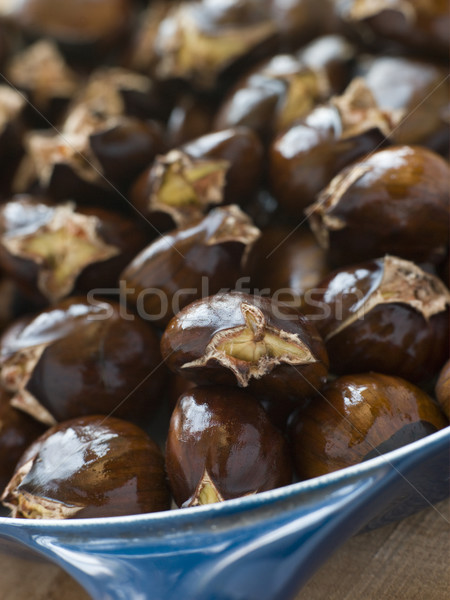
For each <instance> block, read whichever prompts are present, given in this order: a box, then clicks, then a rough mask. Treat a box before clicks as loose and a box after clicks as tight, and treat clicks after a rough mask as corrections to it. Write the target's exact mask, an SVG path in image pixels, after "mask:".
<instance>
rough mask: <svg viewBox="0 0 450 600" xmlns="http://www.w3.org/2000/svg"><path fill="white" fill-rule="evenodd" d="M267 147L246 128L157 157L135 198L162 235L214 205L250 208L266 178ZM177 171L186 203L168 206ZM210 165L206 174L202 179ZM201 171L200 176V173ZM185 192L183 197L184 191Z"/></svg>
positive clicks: (139, 182)
mask: <svg viewBox="0 0 450 600" xmlns="http://www.w3.org/2000/svg"><path fill="white" fill-rule="evenodd" d="M262 161H263V147H262V144H261V142H260V141H259V139H258V137H257V136H256V135H255V134H254V133H253V131H251V130H250V129H248V128H247V127H235V128H231V129H225V130H223V131H218V132H215V133H208V134H206V135H202V136H200V137H198V138H196V139H193V140H191V141H190V142H188V143H186V144H184V145H183V146H181V147H179V148H177V149H174V150H172V151H171V152H169V154H167V155H166V156H165V157H158V159H157V160H156V161H155V163H153V164H151V165H150V166H149V167H148V168H147V169H146V170H145V171H143V173H141V175H140V176H139V177H138V179H137V180H136V181H135V183H134V185H133V188H132V190H131V194H130V198H131V201H132V202H133V204H134V206H135V207H136V208H137V209H138V210H139V211H140V212H141V213H142V214H143V215H145V216H146V217H147V218H148V219H149V220H150V222H152V223H154V224H155V226H156V227H157V228H158V229H160V230H162V231H167V230H168V229H170V228H172V227H174V226H179V225H186V224H188V223H189V221H193V220H195V219H197V218H198V217H199V216H201V215H202V214H205V213H206V212H207V210H208V208H209V207H210V206H211V205H214V204H216V205H217V204H223V203H227V204H228V203H233V204H240V205H242V204H245V203H246V202H248V201H249V200H250V199H251V198H252V196H254V195H255V194H256V192H257V191H258V187H259V184H260V180H261V175H262ZM173 162H175V163H176V162H179V163H181V166H180V167H178V166H175V167H174V169H173V170H174V172H175V173H176V174H178V173H181V178H182V180H183V184H184V187H185V188H187V189H184V190H183V192H182V194H181V199H179V200H177V201H175V200H172V199H171V198H170V196H169V198H168V202H166V200H163V199H162V198H161V189H162V188H163V185H164V184H165V182H166V181H167V180H168V179H169V178H170V177H171V175H172V174H171V173H170V171H168V169H169V166H170V164H171V163H172V164H173ZM204 165H206V167H207V169H206V174H202V173H201V171H202V170H204ZM199 170H200V174H199V173H198V171H199ZM179 193H180V192H179Z"/></svg>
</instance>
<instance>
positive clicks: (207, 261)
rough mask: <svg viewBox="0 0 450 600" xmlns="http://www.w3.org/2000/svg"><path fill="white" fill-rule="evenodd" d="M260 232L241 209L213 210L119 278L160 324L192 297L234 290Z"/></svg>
mask: <svg viewBox="0 0 450 600" xmlns="http://www.w3.org/2000/svg"><path fill="white" fill-rule="evenodd" d="M259 234H260V232H259V229H257V228H256V227H254V226H253V224H252V222H251V219H250V218H249V217H248V216H247V215H246V214H245V213H243V212H242V211H241V210H240V209H239V208H238V207H237V206H235V205H233V204H231V205H229V206H224V207H221V208H215V209H214V210H212V211H211V212H210V213H209V214H207V215H206V216H205V217H204V218H203V219H201V220H199V221H197V222H195V223H194V224H193V225H190V226H187V227H183V228H178V229H175V230H173V231H171V232H170V233H168V234H166V235H164V236H163V237H161V238H159V239H157V240H155V241H154V242H152V243H151V244H150V245H149V246H148V247H147V248H145V249H144V250H143V251H142V252H141V253H140V254H138V255H137V256H136V257H135V258H134V260H132V261H131V263H130V264H129V265H128V267H127V268H126V269H125V270H124V272H123V273H122V275H121V280H122V281H124V282H125V285H126V289H127V297H128V300H129V302H130V303H131V304H132V305H133V306H135V307H136V308H137V310H138V312H139V313H140V314H141V315H144V314H145V315H146V318H147V319H149V320H151V321H152V322H154V323H157V324H159V325H166V324H167V323H168V322H169V321H170V319H171V318H172V317H173V316H174V315H175V314H176V313H177V312H178V311H179V310H180V309H181V308H183V307H184V306H186V305H187V304H189V302H192V300H193V299H197V298H200V297H202V296H207V295H208V294H210V293H216V292H218V291H219V290H221V289H229V288H233V287H234V286H235V284H236V281H237V280H238V279H239V277H240V275H241V273H242V270H241V264H242V260H243V256H244V255H245V254H246V253H247V252H248V251H249V249H250V247H251V245H252V244H253V242H254V241H255V240H256V239H257V238H258V236H259Z"/></svg>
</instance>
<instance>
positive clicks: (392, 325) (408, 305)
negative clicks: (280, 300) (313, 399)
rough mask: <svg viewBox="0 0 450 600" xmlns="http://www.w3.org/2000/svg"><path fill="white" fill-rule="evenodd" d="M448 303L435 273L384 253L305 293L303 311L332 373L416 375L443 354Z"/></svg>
mask: <svg viewBox="0 0 450 600" xmlns="http://www.w3.org/2000/svg"><path fill="white" fill-rule="evenodd" d="M449 304H450V292H449V290H448V289H447V288H446V287H445V285H444V284H443V283H442V281H441V280H440V279H439V278H438V277H436V276H434V275H432V274H430V273H427V272H425V271H423V270H422V269H421V268H420V267H418V266H417V265H415V264H414V263H412V262H410V261H407V260H403V259H400V258H398V257H395V256H385V257H384V258H380V259H377V260H373V261H368V262H365V263H359V264H357V265H354V266H352V267H345V268H343V269H339V270H337V271H334V272H333V273H331V274H330V275H329V276H328V277H327V278H326V279H325V280H323V281H322V282H321V283H320V284H319V285H318V286H317V289H315V290H312V291H311V292H310V293H309V294H306V296H305V298H304V306H303V310H304V312H305V313H306V314H307V315H308V316H309V318H310V319H312V320H313V322H314V324H315V325H316V327H317V329H318V330H319V332H320V333H321V335H322V337H323V339H324V341H325V344H326V347H327V351H328V356H329V358H330V369H331V371H332V372H333V373H336V374H343V373H359V372H364V371H377V372H380V373H388V374H391V375H398V376H399V377H404V378H405V379H408V380H410V381H421V380H424V379H427V378H429V377H431V376H433V375H435V374H436V373H437V372H438V371H439V369H440V367H441V366H442V364H443V363H444V361H445V359H446V357H447V353H448V335H447V331H448V325H449V309H448V306H449Z"/></svg>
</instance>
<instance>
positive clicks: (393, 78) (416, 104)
mask: <svg viewBox="0 0 450 600" xmlns="http://www.w3.org/2000/svg"><path fill="white" fill-rule="evenodd" d="M360 68H361V75H362V76H363V77H364V81H365V82H366V84H367V86H368V87H369V88H370V91H371V92H372V94H373V95H374V97H375V99H376V101H377V103H378V105H379V106H380V107H381V108H383V109H386V110H393V111H398V113H399V114H400V115H401V117H402V118H401V121H400V123H399V125H398V127H396V128H395V129H394V131H393V132H392V135H391V138H390V139H391V140H392V142H393V143H394V144H420V145H423V146H428V147H429V148H431V149H432V150H436V151H439V152H445V151H447V152H448V142H449V131H448V123H446V111H448V93H447V89H446V86H445V85H444V81H445V79H446V75H447V73H446V70H445V69H444V68H442V67H440V66H438V65H436V64H434V63H431V62H425V61H423V60H417V59H413V58H408V57H400V56H380V57H376V58H373V59H371V60H369V61H362V64H360Z"/></svg>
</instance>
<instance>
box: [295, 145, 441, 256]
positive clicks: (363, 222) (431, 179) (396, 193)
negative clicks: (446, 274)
mask: <svg viewBox="0 0 450 600" xmlns="http://www.w3.org/2000/svg"><path fill="white" fill-rule="evenodd" d="M449 174H450V169H449V165H448V163H447V162H446V161H445V160H444V159H443V158H442V157H441V156H439V155H438V154H436V153H434V152H432V151H431V150H428V149H427V148H423V147H421V146H393V147H390V148H385V149H383V150H378V151H377V152H374V153H373V154H371V155H369V156H367V157H366V158H363V159H360V160H359V161H356V162H355V163H353V164H352V165H350V166H348V167H347V168H345V169H343V170H342V171H341V172H340V173H339V174H338V175H337V176H336V177H335V178H334V179H333V180H332V181H331V182H330V183H329V185H328V186H327V187H326V188H325V189H324V190H323V191H322V193H321V194H320V195H319V197H318V199H317V201H316V202H315V203H314V204H312V205H311V206H309V207H308V208H307V210H306V214H307V215H308V220H309V223H310V225H311V228H312V229H313V231H314V232H315V234H316V235H317V239H318V240H319V242H320V243H321V245H322V247H324V248H326V249H327V250H328V255H329V257H330V260H331V261H332V262H333V263H334V264H335V265H336V266H340V265H345V264H352V263H353V262H354V259H355V257H358V259H359V260H365V259H369V258H376V257H378V256H381V255H383V254H386V253H390V254H395V255H396V256H400V257H402V258H406V259H409V260H413V261H416V262H434V263H438V262H440V261H442V260H443V259H444V258H445V256H446V255H447V248H448V240H449V214H450V204H449Z"/></svg>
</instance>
